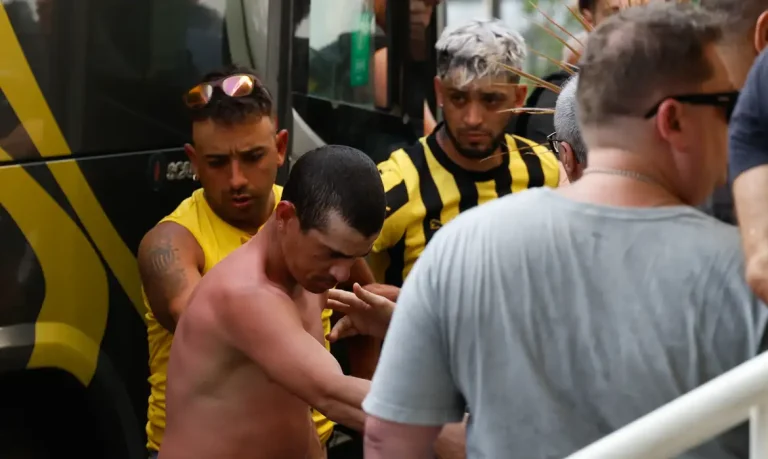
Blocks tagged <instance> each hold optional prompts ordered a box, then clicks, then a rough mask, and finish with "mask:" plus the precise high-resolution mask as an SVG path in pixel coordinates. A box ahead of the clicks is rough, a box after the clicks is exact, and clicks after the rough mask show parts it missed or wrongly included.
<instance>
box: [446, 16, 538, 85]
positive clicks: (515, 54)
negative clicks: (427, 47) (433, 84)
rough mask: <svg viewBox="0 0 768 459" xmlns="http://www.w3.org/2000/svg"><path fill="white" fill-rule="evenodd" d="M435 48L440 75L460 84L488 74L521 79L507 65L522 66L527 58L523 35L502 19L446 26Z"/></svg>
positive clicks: (517, 67)
mask: <svg viewBox="0 0 768 459" xmlns="http://www.w3.org/2000/svg"><path fill="white" fill-rule="evenodd" d="M435 49H436V50H437V75H438V76H439V77H440V78H446V77H450V78H451V79H452V80H453V81H454V83H455V84H456V85H457V86H459V87H462V86H465V85H467V84H469V83H471V82H472V81H474V80H477V79H481V78H485V77H498V76H505V77H508V78H510V79H514V80H517V78H518V77H517V76H515V75H514V74H513V73H512V72H510V71H509V70H507V69H505V68H504V65H506V66H509V67H512V68H515V69H521V68H522V66H523V62H524V61H525V57H526V51H525V40H524V39H523V37H522V35H520V34H519V33H517V32H515V31H514V30H512V29H510V28H509V27H507V26H506V25H505V24H504V23H503V22H501V21H500V20H498V19H490V20H473V21H470V22H469V23H467V24H464V25H461V26H458V27H454V28H451V29H446V30H444V31H443V33H442V35H440V39H439V40H438V41H437V43H436V44H435Z"/></svg>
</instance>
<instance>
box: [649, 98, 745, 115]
mask: <svg viewBox="0 0 768 459" xmlns="http://www.w3.org/2000/svg"><path fill="white" fill-rule="evenodd" d="M668 99H672V100H676V101H678V102H682V103H684V104H692V105H710V106H713V107H720V108H722V109H723V110H724V111H725V120H726V121H730V120H731V115H732V114H733V109H734V107H736V102H737V101H738V100H739V91H730V92H716V93H712V94H682V95H679V96H667V97H665V98H663V99H661V100H660V101H659V102H658V103H657V104H656V105H654V106H653V108H651V109H650V110H648V113H646V114H645V119H648V118H653V117H654V116H656V113H657V112H658V111H659V106H661V104H662V103H663V102H664V101H665V100H668Z"/></svg>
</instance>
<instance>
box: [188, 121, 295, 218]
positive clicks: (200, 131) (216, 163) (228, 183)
mask: <svg viewBox="0 0 768 459" xmlns="http://www.w3.org/2000/svg"><path fill="white" fill-rule="evenodd" d="M192 137H193V139H194V146H192V145H186V150H187V155H188V156H189V159H190V161H191V162H192V164H193V167H194V168H195V172H196V173H197V175H198V177H199V179H200V183H201V184H202V186H203V189H204V190H205V196H206V199H207V200H208V203H209V204H210V206H211V208H212V209H213V210H214V211H215V212H216V214H217V215H219V217H221V218H222V219H223V220H224V221H226V222H228V223H230V224H231V225H233V226H235V227H239V228H250V226H249V225H251V224H252V222H254V221H258V220H259V219H260V217H263V206H260V205H258V204H260V203H263V202H264V200H265V199H269V197H270V196H271V193H272V185H273V184H274V183H275V178H276V177H277V169H278V168H279V167H280V166H281V165H282V164H283V161H284V160H285V149H286V146H287V141H288V133H287V132H286V131H281V132H279V133H275V126H274V124H273V121H272V120H271V119H270V118H269V117H266V116H255V115H254V116H250V117H248V118H247V119H246V120H244V121H243V122H241V123H238V124H235V125H231V126H230V125H224V124H219V123H215V122H214V121H212V120H206V121H201V122H197V123H194V125H193V127H192Z"/></svg>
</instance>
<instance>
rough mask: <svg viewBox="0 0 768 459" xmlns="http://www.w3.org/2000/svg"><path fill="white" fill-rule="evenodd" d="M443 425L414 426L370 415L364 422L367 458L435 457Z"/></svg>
mask: <svg viewBox="0 0 768 459" xmlns="http://www.w3.org/2000/svg"><path fill="white" fill-rule="evenodd" d="M439 432H440V427H424V426H412V425H406V424H398V423H394V422H389V421H384V420H381V419H378V418H376V417H373V416H371V417H369V418H368V420H367V421H366V424H365V457H366V459H391V458H395V457H396V458H398V459H432V458H433V457H434V449H433V443H434V442H435V438H436V437H437V436H438V433H439Z"/></svg>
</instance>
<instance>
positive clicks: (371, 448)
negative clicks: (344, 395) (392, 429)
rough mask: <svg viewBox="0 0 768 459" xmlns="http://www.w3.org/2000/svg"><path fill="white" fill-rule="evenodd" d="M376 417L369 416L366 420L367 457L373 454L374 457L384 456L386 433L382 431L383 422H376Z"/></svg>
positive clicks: (365, 440) (365, 441)
mask: <svg viewBox="0 0 768 459" xmlns="http://www.w3.org/2000/svg"><path fill="white" fill-rule="evenodd" d="M375 421H376V420H375V418H371V417H368V418H366V420H365V434H364V437H363V439H364V443H365V457H368V456H369V455H371V454H373V457H379V456H381V457H384V456H382V453H384V449H385V447H384V445H385V443H386V441H385V438H386V435H385V434H384V433H383V432H382V429H381V424H380V423H377V422H375Z"/></svg>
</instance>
